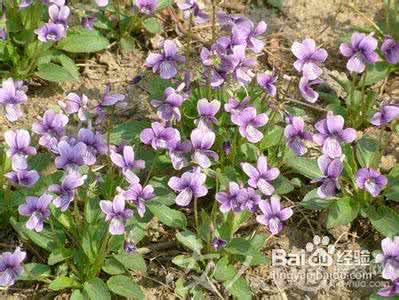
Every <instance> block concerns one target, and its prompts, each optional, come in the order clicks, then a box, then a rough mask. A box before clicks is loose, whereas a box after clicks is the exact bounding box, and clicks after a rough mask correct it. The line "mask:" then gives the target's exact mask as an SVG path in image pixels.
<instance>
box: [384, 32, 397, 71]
mask: <svg viewBox="0 0 399 300" xmlns="http://www.w3.org/2000/svg"><path fill="white" fill-rule="evenodd" d="M381 52H382V53H383V54H384V57H385V59H386V61H387V62H388V63H390V64H392V65H395V64H397V63H398V62H399V43H398V42H397V41H395V40H394V39H393V38H391V37H386V38H385V40H384V42H383V43H382V45H381Z"/></svg>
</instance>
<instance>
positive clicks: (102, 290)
mask: <svg viewBox="0 0 399 300" xmlns="http://www.w3.org/2000/svg"><path fill="white" fill-rule="evenodd" d="M83 289H84V290H85V291H86V293H87V295H88V296H89V298H90V299H93V300H94V299H95V300H111V294H110V292H109V290H108V287H107V285H106V284H105V283H104V281H102V280H101V279H100V278H98V277H96V278H93V279H90V280H89V281H86V282H85V283H84V285H83Z"/></svg>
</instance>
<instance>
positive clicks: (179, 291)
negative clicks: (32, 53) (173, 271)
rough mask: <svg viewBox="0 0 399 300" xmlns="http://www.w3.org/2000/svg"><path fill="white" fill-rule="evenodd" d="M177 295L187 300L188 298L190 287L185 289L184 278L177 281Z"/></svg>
mask: <svg viewBox="0 0 399 300" xmlns="http://www.w3.org/2000/svg"><path fill="white" fill-rule="evenodd" d="M175 286H176V288H175V293H176V294H177V295H178V296H179V297H181V298H183V299H185V298H186V297H187V293H188V289H189V287H185V286H184V279H183V278H182V277H180V278H179V279H177V281H176V283H175Z"/></svg>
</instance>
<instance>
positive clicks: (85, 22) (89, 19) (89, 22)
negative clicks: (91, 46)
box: [80, 16, 97, 30]
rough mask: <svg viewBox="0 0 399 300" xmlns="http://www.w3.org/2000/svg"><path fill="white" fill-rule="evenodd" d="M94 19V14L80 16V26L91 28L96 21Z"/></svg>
mask: <svg viewBox="0 0 399 300" xmlns="http://www.w3.org/2000/svg"><path fill="white" fill-rule="evenodd" d="M96 20H97V18H96V16H86V17H83V18H82V20H81V21H80V25H82V27H83V28H86V29H87V30H93V29H94V22H96Z"/></svg>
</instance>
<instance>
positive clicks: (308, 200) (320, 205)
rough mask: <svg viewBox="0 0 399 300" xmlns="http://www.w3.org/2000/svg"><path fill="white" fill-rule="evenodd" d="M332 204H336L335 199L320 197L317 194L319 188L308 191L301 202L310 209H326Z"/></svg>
mask: <svg viewBox="0 0 399 300" xmlns="http://www.w3.org/2000/svg"><path fill="white" fill-rule="evenodd" d="M332 204H334V200H331V199H322V198H320V196H319V195H318V194H317V189H314V190H311V191H310V192H309V193H307V194H306V195H305V197H304V198H303V199H302V202H301V203H300V205H302V206H303V207H305V208H309V209H324V208H328V207H329V206H331V205H332Z"/></svg>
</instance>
